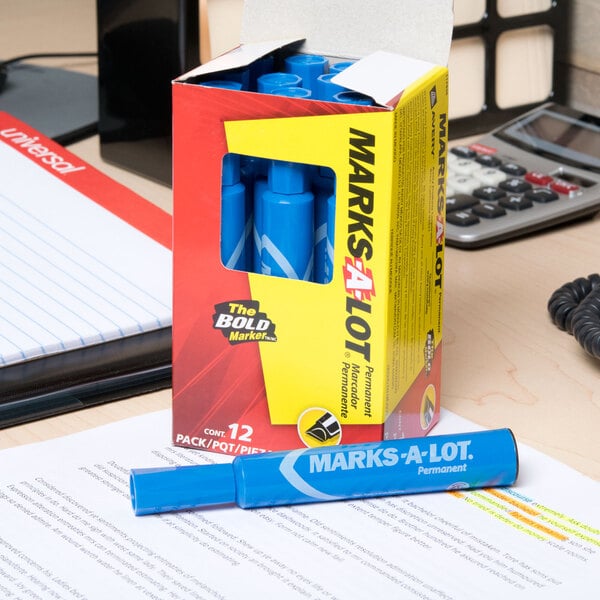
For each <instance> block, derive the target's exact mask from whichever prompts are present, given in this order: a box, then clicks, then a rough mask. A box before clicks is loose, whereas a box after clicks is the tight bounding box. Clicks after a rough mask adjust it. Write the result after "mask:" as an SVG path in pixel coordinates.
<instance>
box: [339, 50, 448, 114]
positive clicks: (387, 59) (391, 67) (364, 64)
mask: <svg viewBox="0 0 600 600" xmlns="http://www.w3.org/2000/svg"><path fill="white" fill-rule="evenodd" d="M435 66H436V65H435V64H433V63H430V62H427V61H424V60H419V59H416V58H409V57H406V56H401V55H399V54H394V53H393V52H374V53H373V54H370V55H369V56H366V57H365V58H361V59H360V60H359V61H357V62H356V63H355V64H354V65H352V66H351V67H348V68H347V69H344V70H343V71H341V72H340V73H339V74H337V75H336V76H335V77H333V78H332V81H333V82H334V83H337V84H338V85H341V86H344V87H346V88H349V89H351V90H354V91H357V92H360V93H361V94H366V95H367V96H370V97H371V98H373V100H375V102H376V103H377V104H381V105H382V106H387V107H392V108H393V107H394V106H395V104H396V103H397V101H398V97H399V95H400V94H401V92H402V91H403V90H404V89H406V87H407V86H409V85H410V84H411V83H412V82H413V81H416V80H417V79H419V78H420V77H422V76H423V75H425V73H427V72H428V71H429V70H430V69H431V68H433V67H435ZM390 73H394V76H393V77H390Z"/></svg>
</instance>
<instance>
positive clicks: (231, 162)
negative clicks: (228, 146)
mask: <svg viewBox="0 0 600 600" xmlns="http://www.w3.org/2000/svg"><path fill="white" fill-rule="evenodd" d="M239 181H240V155H239V154H233V153H229V154H226V155H225V156H224V157H223V173H222V175H221V184H222V185H235V184H236V183H238V182H239Z"/></svg>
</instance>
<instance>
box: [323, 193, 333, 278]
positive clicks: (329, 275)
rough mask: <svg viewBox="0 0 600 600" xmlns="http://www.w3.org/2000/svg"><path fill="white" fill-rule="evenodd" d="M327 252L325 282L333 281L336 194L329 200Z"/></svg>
mask: <svg viewBox="0 0 600 600" xmlns="http://www.w3.org/2000/svg"><path fill="white" fill-rule="evenodd" d="M326 243H327V252H326V254H325V282H328V281H331V280H332V279H333V249H334V246H335V193H334V194H332V195H331V196H329V198H327V242H326Z"/></svg>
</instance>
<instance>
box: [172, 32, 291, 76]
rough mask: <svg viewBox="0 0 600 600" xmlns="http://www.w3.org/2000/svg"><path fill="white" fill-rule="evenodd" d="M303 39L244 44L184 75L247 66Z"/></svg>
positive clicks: (206, 73) (205, 73)
mask: <svg viewBox="0 0 600 600" xmlns="http://www.w3.org/2000/svg"><path fill="white" fill-rule="evenodd" d="M301 41H302V38H286V39H284V40H269V41H258V42H252V43H247V44H242V45H240V46H237V47H236V48H234V49H233V50H230V51H229V52H226V53H225V54H221V56H217V57H216V58H213V59H212V60H211V61H210V62H207V63H205V64H203V65H200V66H199V67H196V68H195V69H192V70H191V71H189V72H188V73H186V74H185V76H184V77H185V79H187V78H188V77H196V76H198V75H209V74H210V73H217V72H219V71H228V70H230V69H239V68H241V67H246V66H248V65H249V64H251V63H253V62H254V61H255V60H257V59H259V58H261V57H262V56H266V55H267V54H269V53H270V52H274V51H275V50H279V49H280V48H284V47H285V46H289V45H291V44H294V43H297V42H301Z"/></svg>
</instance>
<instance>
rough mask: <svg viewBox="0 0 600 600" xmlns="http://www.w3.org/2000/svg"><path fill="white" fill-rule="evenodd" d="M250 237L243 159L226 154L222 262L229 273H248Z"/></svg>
mask: <svg viewBox="0 0 600 600" xmlns="http://www.w3.org/2000/svg"><path fill="white" fill-rule="evenodd" d="M249 234H250V226H249V222H248V217H247V208H246V186H245V185H244V184H243V183H241V181H240V156H239V154H226V155H225V156H224V157H223V174H222V177H221V260H222V262H223V264H224V265H225V266H226V267H227V268H228V269H236V270H238V271H247V270H248V261H247V245H246V240H247V237H248V235H249Z"/></svg>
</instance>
